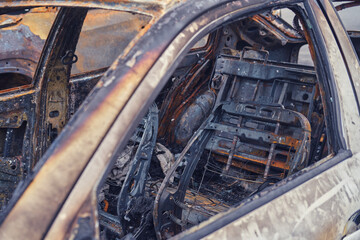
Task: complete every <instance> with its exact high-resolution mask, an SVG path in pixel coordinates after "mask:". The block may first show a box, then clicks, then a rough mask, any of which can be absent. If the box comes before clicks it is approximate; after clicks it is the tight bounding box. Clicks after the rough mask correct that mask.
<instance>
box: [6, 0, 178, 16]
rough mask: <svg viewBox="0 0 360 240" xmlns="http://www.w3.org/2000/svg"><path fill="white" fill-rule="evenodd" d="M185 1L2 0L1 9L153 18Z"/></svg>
mask: <svg viewBox="0 0 360 240" xmlns="http://www.w3.org/2000/svg"><path fill="white" fill-rule="evenodd" d="M181 2H185V0H127V1H120V0H13V1H8V0H0V8H8V7H17V8H27V7H29V8H30V7H38V6H57V7H74V6H77V7H86V8H103V9H112V10H120V11H129V12H136V13H141V14H146V15H152V16H160V15H163V14H164V13H165V12H166V11H167V10H168V9H169V8H171V7H173V6H174V5H176V4H180V3H181Z"/></svg>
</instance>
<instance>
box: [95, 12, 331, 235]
mask: <svg viewBox="0 0 360 240" xmlns="http://www.w3.org/2000/svg"><path fill="white" fill-rule="evenodd" d="M294 22H295V23H294V26H291V25H290V24H288V23H287V22H286V21H285V20H283V19H282V18H281V17H279V16H278V15H276V13H273V12H266V13H264V14H261V15H256V16H253V17H249V18H246V19H242V20H240V21H237V22H235V23H231V24H228V25H225V26H222V27H221V28H220V29H217V30H216V31H213V32H211V33H210V34H209V35H207V44H206V45H204V46H201V47H200V48H193V49H191V51H190V52H189V53H188V54H187V55H186V57H185V58H184V60H183V61H182V62H181V63H180V65H179V67H178V68H177V69H176V70H175V72H174V73H173V75H172V77H171V79H170V80H169V81H168V84H167V85H166V86H165V88H164V89H163V91H162V92H161V93H160V95H159V96H158V97H157V99H156V100H155V102H154V104H153V105H152V107H151V108H150V109H149V111H148V114H147V115H146V117H144V119H143V120H142V122H141V124H140V125H139V126H138V128H137V129H136V131H135V133H134V135H133V137H132V138H131V140H130V141H129V143H128V144H127V147H126V148H125V150H124V151H123V152H122V153H121V154H119V156H117V160H116V163H115V166H114V167H113V168H112V170H111V171H110V174H109V176H108V177H107V180H106V181H105V183H104V185H103V186H101V187H100V194H99V213H100V218H99V219H100V226H101V236H102V237H104V238H109V239H111V238H114V237H117V238H121V237H129V238H131V237H133V238H135V239H151V238H152V239H156V238H158V239H164V238H169V237H172V236H174V235H176V234H177V233H179V232H181V231H184V230H186V229H188V228H190V227H192V226H194V225H197V224H199V223H201V222H202V221H204V220H206V219H208V218H209V217H211V216H213V215H216V214H218V213H220V212H223V211H226V210H227V209H229V208H230V207H231V206H236V205H238V204H239V203H240V202H241V201H242V200H244V199H246V198H248V197H250V196H252V195H254V194H256V193H258V192H260V191H261V190H263V189H264V188H266V187H267V186H269V185H272V184H274V183H276V182H278V181H280V180H282V179H284V178H286V177H288V176H290V175H291V174H293V173H295V172H297V171H299V170H301V169H303V168H304V167H306V166H308V165H309V164H312V163H314V162H316V161H318V160H319V159H321V158H323V157H325V156H327V155H328V154H330V153H332V147H331V144H330V142H329V141H328V140H327V129H326V126H325V122H324V119H325V118H324V106H323V102H322V95H321V91H320V90H319V82H318V80H317V76H316V73H315V70H314V67H311V66H306V65H301V64H298V63H297V60H298V53H299V49H300V47H301V46H303V45H305V44H306V41H305V38H304V35H305V34H307V33H306V29H305V28H303V27H301V22H300V21H299V18H298V15H297V14H296V11H295V14H294ZM309 58H310V56H309ZM308 60H309V59H308ZM310 61H311V60H310Z"/></svg>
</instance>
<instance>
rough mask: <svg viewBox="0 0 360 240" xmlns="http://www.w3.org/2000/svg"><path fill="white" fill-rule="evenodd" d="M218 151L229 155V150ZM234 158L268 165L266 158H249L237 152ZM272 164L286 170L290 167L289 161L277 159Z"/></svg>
mask: <svg viewBox="0 0 360 240" xmlns="http://www.w3.org/2000/svg"><path fill="white" fill-rule="evenodd" d="M216 152H218V153H220V154H223V155H225V156H227V155H229V153H228V152H226V151H222V150H216ZM234 158H238V159H243V160H247V161H251V162H255V163H260V164H263V165H266V160H264V161H262V160H258V159H254V158H248V157H245V156H240V155H237V154H234ZM271 166H272V167H276V168H281V169H285V170H289V169H290V167H289V166H288V164H287V163H284V162H280V161H276V160H273V161H271Z"/></svg>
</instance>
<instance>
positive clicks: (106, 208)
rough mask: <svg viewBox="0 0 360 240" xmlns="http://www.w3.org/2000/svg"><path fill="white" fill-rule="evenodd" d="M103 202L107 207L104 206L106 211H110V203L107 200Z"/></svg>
mask: <svg viewBox="0 0 360 240" xmlns="http://www.w3.org/2000/svg"><path fill="white" fill-rule="evenodd" d="M103 202H104V204H105V206H104V211H105V212H107V211H108V209H109V202H108V201H107V200H106V199H105V200H104V201H103Z"/></svg>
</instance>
